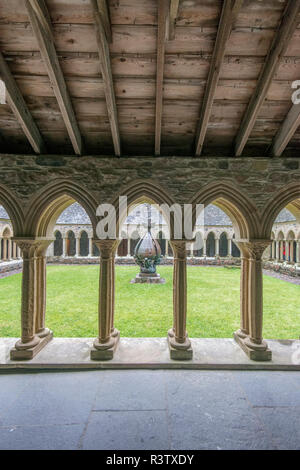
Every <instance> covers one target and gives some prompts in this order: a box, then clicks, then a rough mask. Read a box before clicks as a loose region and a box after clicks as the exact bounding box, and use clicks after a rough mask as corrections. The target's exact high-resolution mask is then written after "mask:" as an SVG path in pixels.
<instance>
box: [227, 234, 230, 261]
mask: <svg viewBox="0 0 300 470" xmlns="http://www.w3.org/2000/svg"><path fill="white" fill-rule="evenodd" d="M227 243H228V248H227V256H228V258H231V238H228V240H227Z"/></svg>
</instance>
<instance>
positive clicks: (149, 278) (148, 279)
mask: <svg viewBox="0 0 300 470" xmlns="http://www.w3.org/2000/svg"><path fill="white" fill-rule="evenodd" d="M165 282H166V280H165V279H164V278H163V277H160V275H159V274H158V273H138V274H137V275H136V277H135V278H134V279H132V280H131V281H130V284H165Z"/></svg>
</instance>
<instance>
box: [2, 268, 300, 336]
mask: <svg viewBox="0 0 300 470" xmlns="http://www.w3.org/2000/svg"><path fill="white" fill-rule="evenodd" d="M136 273H137V267H134V266H132V267H131V266H130V267H129V266H117V267H116V305H115V326H116V327H117V328H118V329H119V330H120V331H121V335H122V336H132V337H143V336H144V337H147V336H148V337H150V336H152V337H153V336H154V337H155V336H165V335H166V332H167V330H168V329H169V328H170V326H171V325H172V266H161V267H159V273H160V274H161V276H162V277H164V278H165V279H166V284H164V285H162V284H160V285H141V284H130V280H131V279H132V278H133V277H134V276H135V275H136ZM239 278H240V270H239V269H238V268H223V267H192V266H190V267H188V322H187V330H188V332H189V335H190V337H207V338H218V337H223V338H225V337H232V333H233V331H235V330H236V329H237V328H238V327H239V315H240V314H239V291H240V283H239ZM98 279H99V267H98V266H48V267H47V320H46V324H47V326H48V327H49V328H51V329H52V330H53V331H54V334H55V336H64V337H76V336H77V337H94V336H97V304H98V298H97V297H98ZM20 300H21V274H15V275H13V276H10V277H6V278H4V279H0V336H13V337H18V336H19V335H20ZM299 334H300V286H299V285H294V284H290V283H287V282H285V281H281V280H278V279H274V278H271V277H268V276H264V337H265V338H278V339H284V338H285V339H287V338H290V339H293V338H299Z"/></svg>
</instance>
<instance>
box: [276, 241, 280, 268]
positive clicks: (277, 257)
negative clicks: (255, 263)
mask: <svg viewBox="0 0 300 470" xmlns="http://www.w3.org/2000/svg"><path fill="white" fill-rule="evenodd" d="M275 246H276V256H275V259H276V262H277V263H278V261H279V259H280V242H279V241H276V245H275Z"/></svg>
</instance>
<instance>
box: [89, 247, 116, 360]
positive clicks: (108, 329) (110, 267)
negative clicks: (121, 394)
mask: <svg viewBox="0 0 300 470" xmlns="http://www.w3.org/2000/svg"><path fill="white" fill-rule="evenodd" d="M94 243H95V244H96V245H97V247H98V248H99V250H100V278H99V308H98V317H99V333H98V338H97V339H96V340H95V341H94V348H95V349H93V350H92V351H91V359H95V360H101V359H103V360H105V359H111V358H112V357H113V350H114V348H115V347H116V344H117V342H118V339H119V332H117V331H116V330H115V329H114V295H115V275H114V264H115V263H114V257H115V252H116V249H117V245H118V241H117V240H94Z"/></svg>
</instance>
